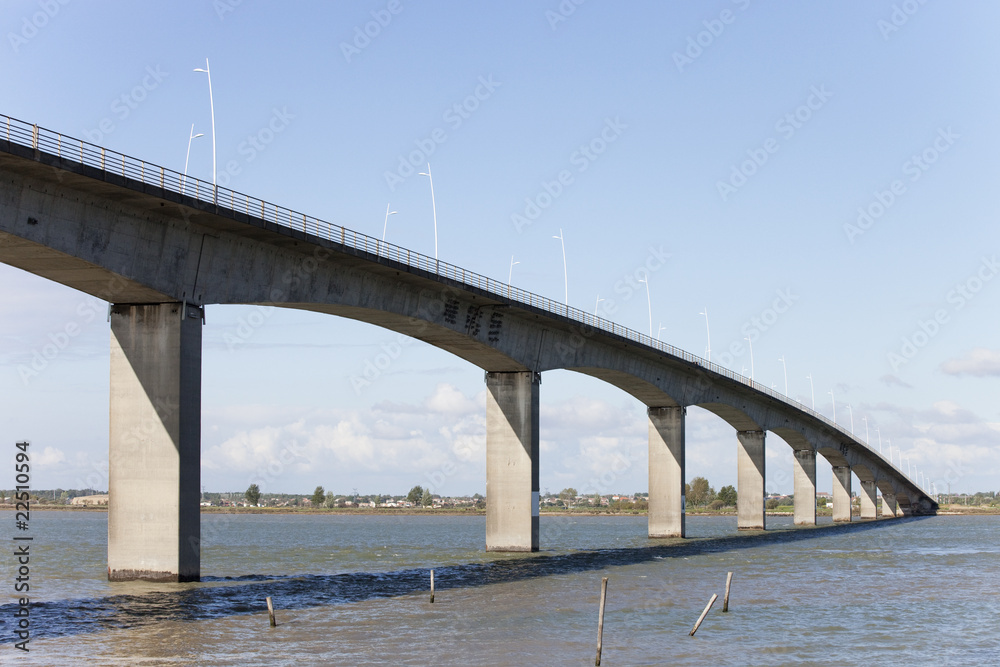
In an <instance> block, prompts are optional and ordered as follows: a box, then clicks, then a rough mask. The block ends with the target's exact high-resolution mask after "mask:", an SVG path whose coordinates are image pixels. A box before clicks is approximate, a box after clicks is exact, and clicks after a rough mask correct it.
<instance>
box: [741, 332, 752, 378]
mask: <svg viewBox="0 0 1000 667" xmlns="http://www.w3.org/2000/svg"><path fill="white" fill-rule="evenodd" d="M743 340H745V341H746V342H748V343H750V381H751V382H753V339H752V338H750V336H747V337H746V338H744V339H743Z"/></svg>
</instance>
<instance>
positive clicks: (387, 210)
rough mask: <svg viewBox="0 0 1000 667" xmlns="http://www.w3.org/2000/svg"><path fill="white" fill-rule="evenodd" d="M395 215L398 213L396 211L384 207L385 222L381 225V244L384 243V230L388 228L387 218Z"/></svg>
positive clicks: (386, 206)
mask: <svg viewBox="0 0 1000 667" xmlns="http://www.w3.org/2000/svg"><path fill="white" fill-rule="evenodd" d="M396 213H398V211H390V210H389V205H388V204H386V205H385V222H384V223H382V243H385V230H386V229H388V227H389V216H390V215H396Z"/></svg>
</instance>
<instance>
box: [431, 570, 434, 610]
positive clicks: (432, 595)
mask: <svg viewBox="0 0 1000 667" xmlns="http://www.w3.org/2000/svg"><path fill="white" fill-rule="evenodd" d="M433 602H434V570H431V603H433Z"/></svg>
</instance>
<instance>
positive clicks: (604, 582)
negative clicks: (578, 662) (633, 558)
mask: <svg viewBox="0 0 1000 667" xmlns="http://www.w3.org/2000/svg"><path fill="white" fill-rule="evenodd" d="M607 599H608V578H607V577H604V578H603V579H601V606H600V610H599V611H598V612H597V661H596V662H595V663H594V665H595V666H596V667H601V649H602V648H603V640H604V601H605V600H607Z"/></svg>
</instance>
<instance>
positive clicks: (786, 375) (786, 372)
mask: <svg viewBox="0 0 1000 667" xmlns="http://www.w3.org/2000/svg"><path fill="white" fill-rule="evenodd" d="M778 361H780V362H781V371H782V373H784V376H785V396H788V366H786V365H785V355H781V356H780V357H778Z"/></svg>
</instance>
